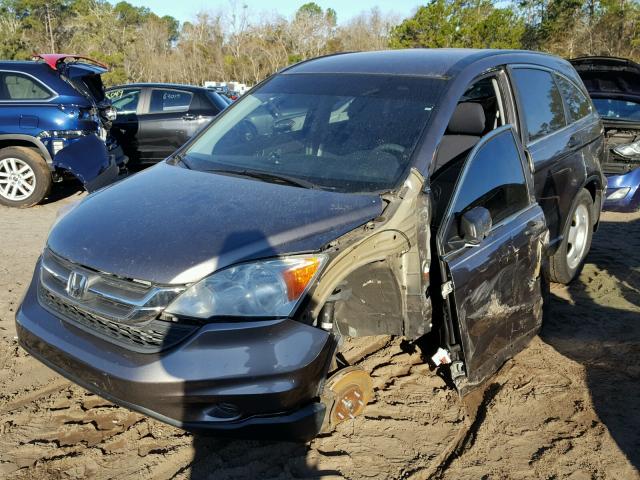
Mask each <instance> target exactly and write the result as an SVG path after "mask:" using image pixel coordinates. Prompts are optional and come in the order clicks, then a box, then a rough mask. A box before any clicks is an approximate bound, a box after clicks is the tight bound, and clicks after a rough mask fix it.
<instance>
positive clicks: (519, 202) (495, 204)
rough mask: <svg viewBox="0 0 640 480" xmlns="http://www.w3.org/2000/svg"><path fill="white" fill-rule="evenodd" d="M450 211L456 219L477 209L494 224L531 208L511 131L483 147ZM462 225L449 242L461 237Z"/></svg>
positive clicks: (467, 168)
mask: <svg viewBox="0 0 640 480" xmlns="http://www.w3.org/2000/svg"><path fill="white" fill-rule="evenodd" d="M456 192H457V193H456V194H455V195H456V196H455V197H454V198H455V200H454V204H453V207H452V209H451V210H450V211H451V212H452V213H453V215H454V216H455V218H456V219H459V218H460V216H461V215H462V214H464V213H465V212H467V211H468V210H471V209H472V208H474V207H484V208H486V209H487V210H489V213H490V214H491V220H492V222H493V224H494V225H495V224H497V223H499V222H501V221H502V220H504V219H505V218H507V217H509V216H510V215H513V214H514V213H516V212H518V211H520V210H522V209H523V208H525V207H527V206H528V205H529V194H528V190H527V182H526V178H525V176H524V170H523V168H522V162H521V160H520V154H519V152H518V147H517V146H516V143H515V139H514V137H513V134H512V133H511V131H509V130H505V131H504V132H502V133H499V134H498V135H497V136H495V137H493V138H492V139H490V140H489V141H488V142H487V143H485V144H484V145H482V146H480V148H479V150H478V151H477V152H476V154H475V155H474V156H473V157H472V158H470V159H469V161H468V162H467V165H466V166H465V169H464V170H463V177H462V181H461V182H459V183H458V185H457V187H456ZM457 224H458V222H457V221H455V222H454V224H453V225H452V231H450V232H449V234H448V235H447V238H448V239H450V238H452V237H455V236H456V235H457V233H458V232H457V227H458V225H457Z"/></svg>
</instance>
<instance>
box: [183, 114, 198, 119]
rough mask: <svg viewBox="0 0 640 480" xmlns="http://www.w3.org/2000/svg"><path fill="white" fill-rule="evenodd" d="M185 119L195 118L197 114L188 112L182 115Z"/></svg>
mask: <svg viewBox="0 0 640 480" xmlns="http://www.w3.org/2000/svg"><path fill="white" fill-rule="evenodd" d="M182 119H183V120H195V119H196V116H195V115H193V114H192V113H186V114H184V115H183V116H182Z"/></svg>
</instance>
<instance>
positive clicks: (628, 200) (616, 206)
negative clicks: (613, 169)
mask: <svg viewBox="0 0 640 480" xmlns="http://www.w3.org/2000/svg"><path fill="white" fill-rule="evenodd" d="M622 189H628V190H629V191H628V193H627V194H626V195H625V196H624V197H622V198H618V199H611V200H610V199H609V197H610V196H611V195H612V194H614V193H615V192H618V191H624V190H622ZM638 208H640V168H636V169H635V170H631V171H630V172H629V173H625V174H624V175H608V176H607V191H606V193H605V201H604V205H603V207H602V209H603V210H607V211H610V212H634V211H636V210H638Z"/></svg>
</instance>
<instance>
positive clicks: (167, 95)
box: [149, 89, 193, 113]
mask: <svg viewBox="0 0 640 480" xmlns="http://www.w3.org/2000/svg"><path fill="white" fill-rule="evenodd" d="M192 97H193V94H192V93H191V92H185V91H184V90H164V89H153V90H151V103H150V105H149V113H171V112H186V111H187V110H189V105H191V98H192Z"/></svg>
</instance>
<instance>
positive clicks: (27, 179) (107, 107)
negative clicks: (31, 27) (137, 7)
mask: <svg viewBox="0 0 640 480" xmlns="http://www.w3.org/2000/svg"><path fill="white" fill-rule="evenodd" d="M106 71H107V67H106V66H104V65H102V64H99V63H97V62H95V61H93V60H90V59H87V58H83V57H79V56H76V55H63V54H50V55H38V56H37V57H35V59H34V60H33V61H0V204H2V205H6V206H9V207H30V206H33V205H36V204H37V203H39V202H41V201H42V200H43V199H44V198H45V197H46V196H47V195H48V194H49V192H50V190H51V186H52V184H53V183H54V182H58V181H61V180H62V179H63V178H64V177H65V176H68V175H72V176H74V177H76V178H77V179H78V180H80V181H81V182H82V184H83V185H84V187H85V188H86V189H87V190H89V191H92V190H95V189H97V188H100V187H101V186H104V185H106V184H108V183H111V182H112V181H113V180H114V179H115V178H116V177H117V175H118V173H119V170H120V168H121V167H122V166H124V164H125V163H126V161H127V158H126V156H125V155H124V154H123V152H122V149H121V148H120V147H119V146H118V144H117V142H116V141H115V140H114V139H112V138H111V136H110V135H109V134H108V132H109V129H110V127H111V123H112V122H113V120H115V116H116V113H115V110H114V109H113V108H111V103H110V101H109V100H108V99H107V98H106V97H105V93H104V86H103V84H102V79H101V75H102V74H103V73H105V72H106Z"/></svg>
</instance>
